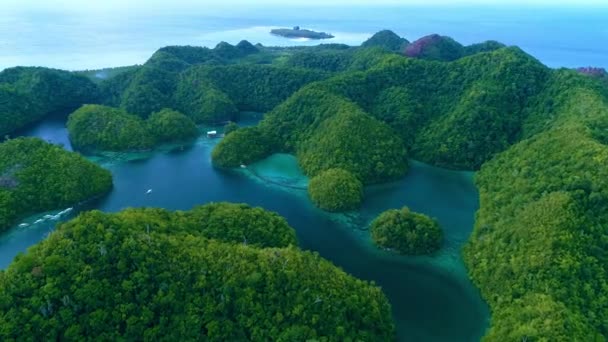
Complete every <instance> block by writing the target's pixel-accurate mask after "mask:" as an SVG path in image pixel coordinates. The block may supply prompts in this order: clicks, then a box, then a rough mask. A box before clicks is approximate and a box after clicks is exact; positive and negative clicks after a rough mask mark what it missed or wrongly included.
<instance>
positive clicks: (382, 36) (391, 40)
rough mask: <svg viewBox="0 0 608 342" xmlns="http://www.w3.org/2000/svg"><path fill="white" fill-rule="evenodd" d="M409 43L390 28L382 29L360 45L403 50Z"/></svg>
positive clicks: (394, 50)
mask: <svg viewBox="0 0 608 342" xmlns="http://www.w3.org/2000/svg"><path fill="white" fill-rule="evenodd" d="M409 43H410V42H409V41H408V40H407V39H405V38H402V37H399V35H397V34H396V33H395V32H393V31H391V30H382V31H378V32H376V33H375V34H374V35H373V36H371V37H370V38H369V39H368V40H366V41H364V42H363V43H362V44H361V46H362V47H366V48H368V47H379V48H383V49H386V50H388V51H393V52H403V51H404V49H405V47H406V46H407V45H408V44H409Z"/></svg>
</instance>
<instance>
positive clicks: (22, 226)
mask: <svg viewBox="0 0 608 342" xmlns="http://www.w3.org/2000/svg"><path fill="white" fill-rule="evenodd" d="M27 226H29V224H27V223H22V224H20V225H19V228H24V227H27Z"/></svg>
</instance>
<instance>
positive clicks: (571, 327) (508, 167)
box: [464, 71, 608, 341]
mask: <svg viewBox="0 0 608 342" xmlns="http://www.w3.org/2000/svg"><path fill="white" fill-rule="evenodd" d="M606 99H607V97H606V96H605V89H602V88H601V87H598V84H597V83H595V82H593V81H592V80H590V79H585V76H581V75H576V74H575V73H574V72H570V71H558V72H556V73H555V74H554V76H553V79H552V80H551V82H550V86H549V87H548V88H547V89H546V92H543V94H541V95H540V96H539V97H538V98H537V99H536V101H537V102H536V106H537V108H538V109H537V110H535V114H534V115H532V116H530V117H529V125H528V126H527V127H528V131H527V133H528V134H530V135H531V137H530V138H528V139H526V140H524V141H522V142H520V143H518V144H516V145H515V146H513V147H512V148H511V149H509V150H508V151H506V152H504V153H502V154H500V155H499V156H497V157H496V158H494V159H493V160H492V161H490V162H488V163H486V164H485V165H484V166H483V167H482V169H481V171H480V172H479V174H478V175H477V179H476V182H477V185H478V187H479V190H480V200H481V206H480V210H479V212H478V215H477V221H476V224H475V230H474V233H473V236H472V238H471V241H470V243H469V244H468V246H467V247H466V249H465V254H464V255H465V261H466V262H467V264H468V265H469V269H470V274H471V276H472V278H473V280H474V281H475V282H476V283H477V284H478V285H479V286H480V288H481V291H482V294H483V295H484V297H485V298H486V299H487V301H488V303H489V304H490V306H491V307H492V313H493V319H492V326H491V329H490V331H489V333H488V335H487V338H488V340H491V341H505V340H522V339H527V340H547V341H562V340H563V341H602V340H605V339H606V338H607V337H608V326H607V325H606V322H608V316H607V313H608V283H607V281H606V279H608V273H607V271H608V267H607V265H608V256H607V255H606V253H605V251H606V250H607V249H608V235H607V234H606V229H605V227H606V226H607V224H608V215H607V214H606V213H608V183H606V180H607V179H608V175H607V174H606V171H607V169H606V167H605V165H606V162H607V161H608V145H606V142H605V140H602V136H603V135H599V136H598V134H596V133H595V132H598V131H603V132H605V131H606V129H607V128H608V106H607V103H608V102H607V101H606ZM539 130H544V132H540V133H536V132H539Z"/></svg>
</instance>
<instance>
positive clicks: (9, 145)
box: [0, 138, 112, 230]
mask: <svg viewBox="0 0 608 342" xmlns="http://www.w3.org/2000/svg"><path fill="white" fill-rule="evenodd" d="M111 187H112V176H111V175H110V172H108V171H106V170H104V169H102V168H100V167H99V166H97V165H95V164H93V163H92V162H89V161H87V160H86V159H84V158H83V157H81V156H80V155H78V154H76V153H72V152H68V151H65V150H64V149H62V148H61V147H59V146H55V145H51V144H48V143H46V142H43V141H42V140H40V139H37V138H17V139H11V140H8V141H5V142H3V143H1V144H0V230H5V229H7V228H8V227H10V226H11V225H13V224H15V223H16V222H15V221H16V220H18V219H20V218H23V217H24V216H28V215H31V214H35V213H37V212H42V211H48V210H54V209H64V208H66V207H68V206H73V205H75V204H77V203H79V202H81V201H84V200H87V199H90V198H92V197H95V196H99V195H102V194H104V193H105V192H107V191H109V190H110V188H111Z"/></svg>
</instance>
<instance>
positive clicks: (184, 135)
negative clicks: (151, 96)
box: [67, 105, 199, 151]
mask: <svg viewBox="0 0 608 342" xmlns="http://www.w3.org/2000/svg"><path fill="white" fill-rule="evenodd" d="M67 126H68V132H69V134H70V141H71V142H72V145H73V146H74V147H75V148H77V149H79V150H84V151H138V150H146V149H150V148H151V147H153V146H154V145H155V144H162V143H168V142H183V141H188V140H192V139H194V138H196V137H197V136H198V135H199V131H198V128H197V127H196V125H195V124H194V122H193V121H192V120H191V119H190V118H188V117H187V116H185V115H184V114H182V113H180V112H177V111H174V110H171V109H167V108H165V109H162V110H160V111H158V112H156V113H153V114H152V115H151V116H150V117H149V118H148V119H147V120H143V119H141V118H140V117H138V116H137V115H132V114H129V113H127V112H125V111H124V110H122V109H117V108H112V107H106V106H101V105H86V106H83V107H81V108H80V109H78V110H77V111H75V112H74V113H72V114H71V115H70V116H69V119H68V125H67Z"/></svg>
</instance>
